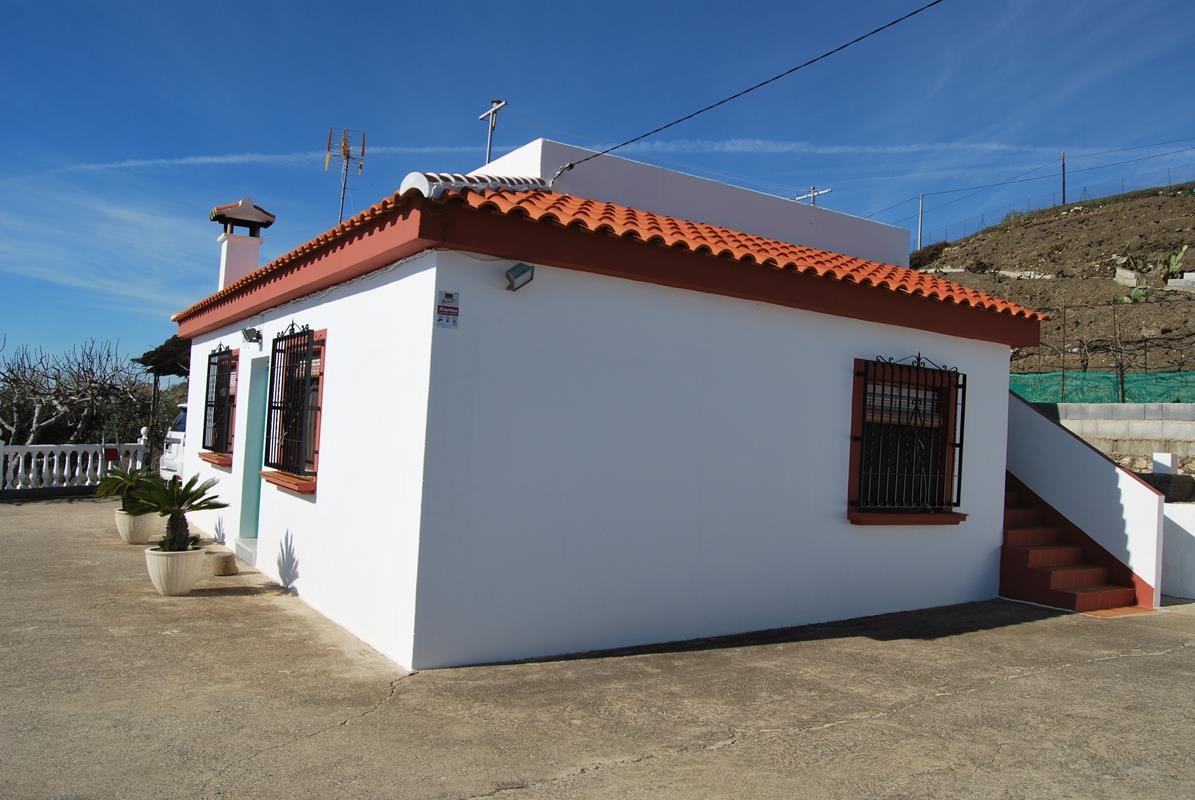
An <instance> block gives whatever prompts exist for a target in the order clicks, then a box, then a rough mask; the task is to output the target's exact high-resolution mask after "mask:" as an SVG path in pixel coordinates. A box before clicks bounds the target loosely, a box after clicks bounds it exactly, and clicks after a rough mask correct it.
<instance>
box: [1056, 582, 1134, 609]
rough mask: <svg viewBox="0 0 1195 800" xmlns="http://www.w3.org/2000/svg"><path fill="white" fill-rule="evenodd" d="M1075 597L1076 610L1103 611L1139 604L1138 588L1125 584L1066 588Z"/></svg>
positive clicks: (1067, 592) (1066, 591)
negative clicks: (1125, 585)
mask: <svg viewBox="0 0 1195 800" xmlns="http://www.w3.org/2000/svg"><path fill="white" fill-rule="evenodd" d="M1064 593H1065V594H1069V595H1073V596H1074V598H1075V605H1074V610H1075V611H1103V610H1105V609H1109V608H1124V607H1125V606H1135V605H1137V590H1136V589H1132V588H1128V587H1124V586H1077V587H1075V588H1073V589H1066V590H1064Z"/></svg>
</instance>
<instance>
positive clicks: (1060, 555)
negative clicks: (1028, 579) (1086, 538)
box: [1012, 544, 1083, 567]
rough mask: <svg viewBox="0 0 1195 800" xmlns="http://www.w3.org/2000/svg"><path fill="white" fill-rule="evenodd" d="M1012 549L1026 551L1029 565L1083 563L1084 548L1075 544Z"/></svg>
mask: <svg viewBox="0 0 1195 800" xmlns="http://www.w3.org/2000/svg"><path fill="white" fill-rule="evenodd" d="M1012 549H1013V550H1021V551H1023V552H1024V554H1025V566H1027V567H1070V566H1075V565H1076V564H1082V563H1083V548H1082V547H1079V546H1077V545H1073V544H1042V545H1034V546H1032V547H1021V548H1012Z"/></svg>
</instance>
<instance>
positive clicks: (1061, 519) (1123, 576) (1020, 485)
mask: <svg viewBox="0 0 1195 800" xmlns="http://www.w3.org/2000/svg"><path fill="white" fill-rule="evenodd" d="M1018 399H1019V398H1018ZM1034 410H1036V409H1034ZM1080 441H1081V440H1080ZM1084 444H1086V442H1084ZM1007 474H1008V477H1009V478H1010V481H1009V482H1010V483H1011V484H1012V487H1013V489H1015V490H1016V491H1018V492H1023V493H1024V494H1025V496H1026V497H1028V498H1029V500H1030V501H1031V502H1032V503H1033V504H1034V505H1036V506H1037V507H1038V509H1039V510H1040V511H1041V512H1042V513H1043V514H1044V515H1045V517H1046V521H1047V522H1048V523H1049V525H1050V526H1052V527H1054V528H1057V529H1058V531H1059V532H1060V533H1061V534H1062V538H1063V539H1064V540H1065V541H1066V542H1067V543H1068V544H1071V545H1078V546H1080V547H1082V548H1083V557H1084V559H1085V560H1087V561H1088V562H1090V563H1092V564H1095V565H1096V566H1099V567H1107V568H1108V578H1109V580H1111V581H1113V582H1114V585H1115V584H1120V585H1122V586H1124V585H1131V586H1132V587H1133V590H1134V591H1135V592H1136V593H1137V605H1138V606H1140V607H1141V608H1153V607H1154V587H1153V586H1152V585H1150V583H1149V582H1148V581H1146V580H1145V579H1144V578H1142V577H1141V576H1140V575H1138V574H1137V573H1136V572H1133V570H1132V568H1131V567H1129V565H1128V564H1126V563H1124V562H1123V561H1121V560H1120V559H1119V558H1117V557H1116V556H1114V555H1113V554H1112V553H1111V552H1109V551H1108V549H1107V548H1105V547H1104V546H1103V545H1102V544H1100V543H1099V542H1097V541H1096V540H1095V539H1092V538H1091V537H1090V536H1088V535H1087V533H1086V532H1085V531H1084V530H1083V529H1082V528H1080V527H1079V526H1078V525H1076V524H1075V523H1073V522H1071V521H1070V519H1069V518H1067V517H1066V516H1065V515H1064V514H1063V513H1062V512H1061V511H1059V510H1058V509H1056V508H1054V506H1052V505H1050V504H1049V503H1047V502H1046V501H1045V500H1043V499H1042V498H1041V496H1040V495H1039V494H1037V492H1035V491H1033V490H1032V489H1030V488H1029V487H1028V485H1026V484H1025V482H1024V481H1022V480H1021V479H1020V478H1018V477H1017V476H1016V475H1013V474H1012V473H1011V472H1008V473H1007ZM1146 485H1147V486H1148V484H1146ZM1150 488H1151V489H1152V488H1153V487H1152V486H1150ZM1159 494H1160V493H1159Z"/></svg>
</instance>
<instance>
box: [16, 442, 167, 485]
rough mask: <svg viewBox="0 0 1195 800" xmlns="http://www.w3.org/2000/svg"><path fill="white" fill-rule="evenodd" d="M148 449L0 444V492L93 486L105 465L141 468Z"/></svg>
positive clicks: (104, 472)
mask: <svg viewBox="0 0 1195 800" xmlns="http://www.w3.org/2000/svg"><path fill="white" fill-rule="evenodd" d="M147 450H148V448H147V447H146V445H144V444H141V443H138V442H133V443H130V444H32V445H5V444H0V494H3V493H5V492H16V491H27V490H30V489H41V490H47V492H48V493H53V490H55V489H76V488H84V487H88V486H95V485H96V484H97V483H99V482H100V481H102V480H103V479H104V478H105V477H106V476H107V474H108V468H109V467H111V466H117V467H120V468H121V469H133V468H135V467H141V466H143V465H144V463H145V459H146V455H147Z"/></svg>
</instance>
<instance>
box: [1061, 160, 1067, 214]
mask: <svg viewBox="0 0 1195 800" xmlns="http://www.w3.org/2000/svg"><path fill="white" fill-rule="evenodd" d="M1062 205H1064V206H1065V205H1066V151H1065V150H1064V151H1062Z"/></svg>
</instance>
